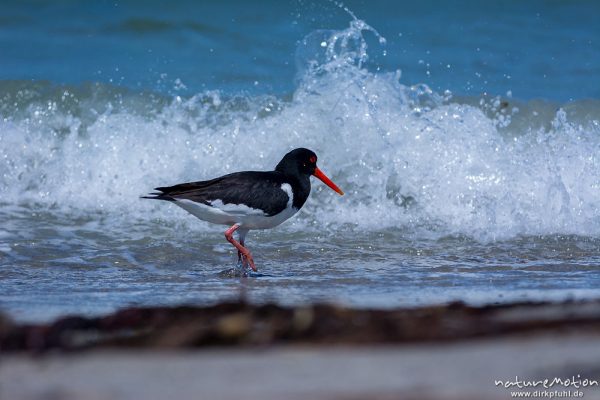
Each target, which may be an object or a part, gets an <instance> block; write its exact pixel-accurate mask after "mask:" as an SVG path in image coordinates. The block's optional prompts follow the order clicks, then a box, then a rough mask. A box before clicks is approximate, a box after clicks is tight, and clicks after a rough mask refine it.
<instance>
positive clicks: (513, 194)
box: [0, 20, 600, 239]
mask: <svg viewBox="0 0 600 400" xmlns="http://www.w3.org/2000/svg"><path fill="white" fill-rule="evenodd" d="M364 34H367V35H372V34H376V32H374V31H372V29H371V28H370V27H368V25H366V24H365V23H363V22H362V21H358V20H355V21H353V22H352V24H351V26H350V27H349V28H348V29H346V30H342V31H319V32H318V33H316V34H313V35H312V36H309V37H307V39H306V40H305V41H304V42H303V43H301V44H300V48H299V51H298V57H299V65H300V71H301V72H300V76H299V79H298V87H297V89H296V90H295V92H294V94H293V98H292V99H291V100H282V99H278V98H275V97H269V96H261V97H253V98H246V97H234V98H231V97H229V98H226V97H224V96H222V95H220V94H219V93H218V92H206V93H201V94H198V95H196V96H194V97H192V98H179V97H175V98H167V99H165V98H160V97H157V96H152V95H148V94H131V93H121V92H119V90H116V89H115V90H114V91H111V90H112V89H111V88H107V87H101V86H97V87H96V88H95V89H94V88H92V89H89V88H87V89H86V90H81V93H77V90H78V89H77V88H55V87H51V88H50V89H51V90H50V89H48V88H46V89H44V90H39V91H40V92H43V93H50V94H49V95H47V96H46V97H44V96H42V95H40V96H37V97H35V96H34V100H22V98H24V97H27V96H22V95H21V94H22V92H23V91H26V90H29V91H30V92H31V91H35V90H38V89H36V88H37V86H36V87H33V88H25V89H24V88H20V89H18V90H16V89H15V90H14V91H13V92H12V94H11V93H9V94H8V95H7V96H6V97H5V98H4V100H2V102H3V104H2V107H0V111H1V112H2V115H1V116H2V119H0V190H1V199H0V201H1V202H2V203H3V204H12V205H15V204H20V205H25V206H27V207H32V206H35V207H36V208H42V209H49V210H51V209H59V210H61V211H68V212H72V213H98V212H100V213H102V212H106V213H109V214H110V215H114V216H115V218H121V219H123V218H135V219H138V220H140V219H141V220H144V219H152V218H156V217H163V218H175V219H176V220H184V219H188V218H189V217H188V216H187V215H185V214H184V213H181V212H177V211H176V210H175V208H174V207H167V204H162V203H158V202H151V201H146V200H139V199H138V196H140V195H142V194H144V193H147V192H148V191H149V190H151V189H152V188H153V187H154V186H161V185H169V184H175V183H179V182H183V181H191V180H200V179H208V178H211V177H214V176H217V175H221V174H225V173H228V172H233V171H236V170H244V169H254V170H261V169H272V168H273V167H274V166H275V165H276V164H277V162H278V161H279V159H280V158H281V157H282V156H283V154H285V153H286V152H287V151H289V150H290V149H292V148H294V147H300V146H302V147H308V148H311V149H313V150H314V151H315V152H316V153H317V154H318V155H319V163H320V167H321V168H322V169H323V170H324V171H325V172H326V173H327V174H328V175H329V176H331V177H332V179H333V180H334V181H335V182H336V183H338V185H339V186H340V187H341V188H342V189H343V190H344V191H345V192H346V194H347V195H346V196H344V197H339V196H337V195H335V194H334V193H333V192H331V191H329V190H328V189H327V188H324V187H323V185H321V184H320V182H318V181H316V180H315V181H314V182H313V190H314V189H318V190H316V193H313V196H312V199H311V200H309V202H308V205H307V206H306V207H305V210H303V213H301V216H300V217H299V218H298V219H296V222H294V223H293V224H290V226H289V229H306V227H307V226H310V224H311V222H313V221H318V222H319V224H323V225H328V226H330V227H331V229H335V228H337V227H340V226H345V227H351V228H356V229H358V230H376V229H381V228H389V227H397V228H399V229H407V230H415V229H418V230H421V231H428V232H437V233H441V234H448V233H450V234H464V235H468V236H472V237H475V238H481V239H490V238H503V237H514V236H516V235H523V234H552V233H572V234H581V235H592V236H597V235H600V212H599V211H598V207H597V204H598V202H599V200H600V194H599V193H600V192H599V190H600V161H599V159H598V157H599V156H598V154H600V124H599V123H598V119H597V118H598V115H595V114H593V113H592V114H590V113H586V112H584V111H582V109H581V108H585V107H586V104H585V103H581V105H579V106H577V105H575V106H574V105H567V106H565V107H564V108H559V109H558V110H553V111H551V114H552V116H551V117H550V118H547V119H546V120H545V121H544V120H540V118H541V117H540V116H539V115H540V114H542V115H546V114H548V112H549V111H548V109H549V108H552V107H553V106H551V105H542V106H540V105H536V104H517V103H514V102H512V100H510V102H507V103H503V102H502V100H501V99H491V100H489V99H482V100H481V104H478V101H477V99H466V100H465V99H462V100H457V99H456V100H455V99H452V98H451V97H449V96H445V95H442V94H437V93H434V92H432V91H431V90H429V88H428V87H427V86H426V85H415V86H406V85H404V84H402V83H400V80H399V78H400V73H399V72H395V73H389V72H370V71H369V70H368V69H366V68H365V63H367V62H368V58H367V47H366V42H365V40H364V38H363V35H364ZM380 42H384V40H383V39H381V40H380ZM323 43H325V45H323ZM399 67H401V66H399ZM19 96H20V97H19ZM593 108H594V107H592V106H590V109H593Z"/></svg>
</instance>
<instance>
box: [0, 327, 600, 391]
mask: <svg viewBox="0 0 600 400" xmlns="http://www.w3.org/2000/svg"><path fill="white" fill-rule="evenodd" d="M598 360H600V335H579V334H567V335H533V336H532V335H527V336H524V337H518V338H515V337H510V338H493V339H484V340H473V341H468V342H454V343H445V344H413V345H398V346H376V347H363V346H358V347H333V348H332V347H329V346H328V347H321V346H317V347H315V346H300V347H289V346H285V347H280V346H278V347H269V348H260V349H256V348H255V349H239V348H227V349H224V348H218V349H210V350H192V351H181V350H178V351H174V350H168V351H139V350H138V351H132V350H126V351H115V350H109V351H97V350H96V351H92V352H84V353H77V354H70V355H67V356H65V355H61V354H48V355H45V356H43V357H39V358H38V357H31V356H27V355H22V354H21V355H10V356H7V357H4V359H3V362H2V363H1V365H0V398H2V399H22V400H42V399H43V400H50V399H65V400H71V399H72V400H75V399H77V400H108V399H114V400H121V399H146V400H153V399H157V400H158V399H232V400H233V399H235V400H239V399H246V400H253V399H257V400H258V399H263V400H270V399H273V400H275V399H302V400H306V399H352V400H354V399H375V400H376V399H385V400H388V399H463V400H467V399H483V398H486V399H508V398H510V390H508V389H504V388H501V387H496V386H495V385H494V380H496V379H502V380H506V379H512V378H514V377H515V375H519V376H520V377H526V378H536V379H540V378H545V377H548V378H553V377H555V376H556V377H571V376H572V375H575V376H577V374H580V375H581V376H588V377H594V378H600V362H599V361H598ZM581 390H582V391H583V393H584V395H585V396H584V398H586V399H600V390H598V388H597V387H594V388H586V389H581Z"/></svg>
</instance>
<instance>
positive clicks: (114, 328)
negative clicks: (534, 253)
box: [0, 300, 600, 352]
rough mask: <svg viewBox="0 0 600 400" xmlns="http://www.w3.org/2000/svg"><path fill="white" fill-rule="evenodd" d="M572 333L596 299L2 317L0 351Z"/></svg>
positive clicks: (594, 329)
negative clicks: (23, 319)
mask: <svg viewBox="0 0 600 400" xmlns="http://www.w3.org/2000/svg"><path fill="white" fill-rule="evenodd" d="M573 331H577V332H581V331H586V332H590V333H600V300H587V301H569V302H562V303H513V304H501V305H488V306H481V307H476V306H470V305H466V304H464V303H451V304H447V305H440V306H429V307H420V308H408V309H407V308H401V309H389V310H374V309H353V308H347V307H342V306H336V305H326V304H315V305H308V306H297V307H284V306H279V305H275V304H265V305H253V304H249V303H244V302H235V303H221V304H216V305H212V306H205V307H194V306H178V307H151V308H127V309H123V310H120V311H117V312H115V313H113V314H110V315H107V316H102V317H93V318H87V317H80V316H70V317H64V318H60V319H58V320H56V321H55V322H53V323H50V324H42V325H34V324H18V323H15V322H13V321H11V320H9V319H8V318H6V317H2V318H0V351H2V352H14V351H47V350H52V349H59V350H80V349H90V348H98V347H120V348H123V347H127V348H192V347H207V346H236V345H240V346H260V345H269V344H344V345H357V344H365V345H366V344H391V343H411V342H412V343H414V342H444V341H456V340H465V339H471V338H483V337H494V336H500V335H508V334H527V333H534V332H535V333H539V332H550V333H552V332H563V333H565V332H567V333H568V332H573Z"/></svg>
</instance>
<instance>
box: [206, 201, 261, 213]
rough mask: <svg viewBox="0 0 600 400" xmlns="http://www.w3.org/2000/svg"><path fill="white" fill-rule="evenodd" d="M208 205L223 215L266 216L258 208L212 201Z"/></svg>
mask: <svg viewBox="0 0 600 400" xmlns="http://www.w3.org/2000/svg"><path fill="white" fill-rule="evenodd" d="M210 205H211V206H212V207H215V208H218V209H219V210H221V211H223V212H224V213H227V214H230V215H240V216H245V215H259V216H261V215H262V216H265V215H267V214H265V212H264V211H263V210H260V209H258V208H252V207H248V206H247V205H245V204H229V203H228V204H223V201H222V200H213V201H211V202H210Z"/></svg>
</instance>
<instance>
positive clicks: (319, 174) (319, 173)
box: [313, 167, 344, 196]
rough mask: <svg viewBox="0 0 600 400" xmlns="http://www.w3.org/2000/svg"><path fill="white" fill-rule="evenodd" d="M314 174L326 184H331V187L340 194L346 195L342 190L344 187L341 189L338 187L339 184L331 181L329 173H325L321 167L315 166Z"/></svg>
mask: <svg viewBox="0 0 600 400" xmlns="http://www.w3.org/2000/svg"><path fill="white" fill-rule="evenodd" d="M313 175H314V176H316V177H317V178H319V179H320V180H321V181H322V182H323V183H324V184H326V185H327V186H329V187H330V188H331V189H333V190H334V191H336V192H337V193H339V194H340V196H343V195H344V192H342V189H340V188H339V187H337V185H336V184H335V183H333V182H331V179H329V178H328V177H327V175H325V174H324V173H323V171H321V170H320V169H319V168H316V167H315V172H314V173H313Z"/></svg>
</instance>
